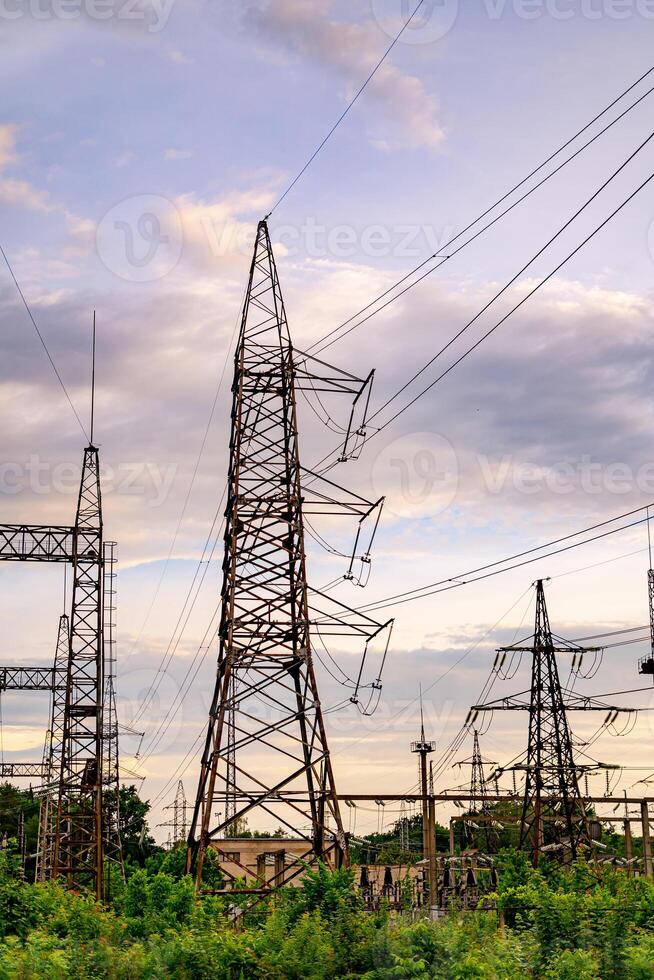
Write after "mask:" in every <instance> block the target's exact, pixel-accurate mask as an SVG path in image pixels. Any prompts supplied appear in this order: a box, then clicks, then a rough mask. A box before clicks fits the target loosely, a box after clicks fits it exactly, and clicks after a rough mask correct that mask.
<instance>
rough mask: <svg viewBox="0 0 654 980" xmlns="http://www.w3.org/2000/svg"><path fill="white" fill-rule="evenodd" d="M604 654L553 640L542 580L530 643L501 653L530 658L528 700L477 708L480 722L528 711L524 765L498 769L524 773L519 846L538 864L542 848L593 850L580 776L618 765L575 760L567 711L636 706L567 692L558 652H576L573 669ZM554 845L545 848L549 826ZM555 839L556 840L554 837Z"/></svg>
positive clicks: (614, 711)
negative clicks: (482, 715)
mask: <svg viewBox="0 0 654 980" xmlns="http://www.w3.org/2000/svg"><path fill="white" fill-rule="evenodd" d="M588 652H592V653H596V654H597V653H600V652H601V649H600V648H598V647H586V648H582V647H580V646H578V645H576V644H573V643H567V642H566V641H565V640H562V639H561V638H560V637H556V644H555V642H554V639H553V636H552V631H551V629H550V623H549V617H548V613H547V606H546V603H545V590H544V587H543V580H542V579H539V580H538V582H537V583H536V619H535V626H534V635H533V640H532V642H531V643H530V644H529V645H528V646H527V645H522V644H516V645H513V646H509V647H501V648H500V650H499V651H498V654H506V653H528V654H530V655H531V658H532V659H531V685H530V691H529V700H528V701H527V702H525V701H523V700H522V699H521V698H520V696H516V697H508V698H500V699H498V700H497V701H491V702H488V703H486V704H483V705H474V706H473V709H472V711H473V712H474V717H475V718H476V717H477V715H478V714H479V712H481V711H495V710H500V711H516V710H525V711H528V712H529V738H528V747H527V755H526V760H525V763H524V764H518V765H515V766H508V767H506V768H505V769H502V768H500V769H498V770H497V775H498V776H499V775H500V774H501V773H502V772H503V771H507V770H508V771H510V770H513V771H514V772H515V771H518V772H524V774H525V785H524V795H523V805H522V815H521V822H520V846H521V847H523V848H524V847H526V846H527V845H530V846H531V848H532V853H533V858H534V863H535V864H537V863H538V859H539V857H540V854H541V853H542V852H543V849H544V848H546V849H548V850H549V849H550V848H552V849H556V850H559V851H561V850H562V851H564V852H567V853H566V856H569V857H570V858H571V859H572V860H574V859H575V858H576V857H577V855H578V853H579V850H580V848H590V847H591V846H592V841H591V836H590V830H589V822H588V816H587V813H586V808H585V805H584V801H583V797H582V794H581V792H580V790H579V775H580V774H583V773H586V772H589V771H591V770H598V769H602V770H603V769H615V768H616V767H615V766H610V765H605V764H604V763H601V762H597V763H592V764H588V765H586V764H582V765H579V764H577V763H576V762H575V758H574V752H573V739H572V735H571V732H570V726H569V723H568V712H569V711H572V710H574V711H601V712H604V713H605V714H606V715H607V718H608V717H613V718H616V717H617V716H618V715H619V714H621V713H625V714H632V713H633V712H634V710H638V709H632V708H617V707H616V706H615V705H611V704H607V703H606V702H604V701H601V700H599V699H598V698H593V697H588V696H582V695H578V694H575V693H573V692H572V691H566V690H564V689H563V688H562V686H561V680H560V677H559V669H558V663H557V654H561V653H572V654H573V665H574V663H575V662H577V663H581V660H582V659H583V655H584V654H585V653H588ZM546 822H547V826H548V828H549V834H548V836H549V837H550V841H551V842H550V843H549V844H546V837H545V824H546ZM552 838H553V839H552Z"/></svg>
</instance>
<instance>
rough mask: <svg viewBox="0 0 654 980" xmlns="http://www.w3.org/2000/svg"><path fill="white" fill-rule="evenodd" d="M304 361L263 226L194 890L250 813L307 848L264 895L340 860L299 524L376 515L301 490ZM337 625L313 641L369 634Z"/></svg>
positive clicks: (242, 356) (236, 420)
mask: <svg viewBox="0 0 654 980" xmlns="http://www.w3.org/2000/svg"><path fill="white" fill-rule="evenodd" d="M308 359H309V358H308V355H301V356H300V355H298V354H297V352H295V351H294V349H293V346H292V343H291V338H290V334H289V329H288V325H287V321H286V313H285V309H284V302H283V299H282V294H281V290H280V286H279V281H278V277H277V270H276V267H275V262H274V258H273V254H272V248H271V243H270V238H269V234H268V227H267V224H266V222H265V221H262V222H260V223H259V225H258V228H257V236H256V243H255V249H254V256H253V260H252V264H251V268H250V276H249V284H248V289H247V294H246V299H245V306H244V311H243V318H242V323H241V330H240V335H239V340H238V345H237V350H236V354H235V372H234V383H233V389H232V390H233V404H232V415H231V423H232V427H231V438H230V447H229V449H230V461H229V475H228V483H229V485H228V499H227V506H226V526H225V551H224V561H223V586H222V593H221V604H222V612H221V622H220V630H219V637H220V650H219V656H218V668H217V678H216V686H215V690H214V694H213V699H212V703H211V709H210V716H209V726H208V731H207V737H206V742H205V746H204V752H203V755H202V762H201V771H200V778H199V785H198V789H197V795H196V800H195V806H194V810H193V816H192V820H191V824H190V831H189V851H188V868H189V870H193V872H194V873H195V875H196V880H197V881H198V883H199V881H200V880H201V875H202V865H203V860H204V857H205V854H206V850H207V848H208V847H209V846H210V845H211V843H212V842H214V841H216V840H219V839H220V838H221V837H226V836H227V835H228V833H229V832H230V831H231V830H232V828H234V827H238V826H239V823H242V821H243V820H247V819H248V818H249V817H250V816H251V815H253V813H254V812H255V811H256V813H257V814H258V815H265V816H266V818H267V819H270V818H272V820H273V821H274V822H275V823H274V826H275V827H282V828H283V829H284V831H285V832H286V834H288V835H289V836H291V837H293V838H295V839H296V841H297V840H299V841H302V842H304V843H305V847H304V850H303V852H302V854H301V855H299V854H297V855H295V856H294V857H293V859H292V861H291V867H289V866H288V865H287V866H286V867H285V868H283V869H281V870H280V871H279V873H276V875H275V878H274V879H273V880H272V881H271V880H270V879H269V880H268V881H265V882H262V885H265V887H266V888H269V887H270V886H273V887H274V886H275V885H276V884H281V883H282V882H283V881H284V880H289V879H290V878H292V877H294V876H295V875H297V874H299V873H300V872H301V868H302V863H301V861H307V862H310V861H312V860H315V859H316V858H320V859H322V860H324V861H326V862H327V863H328V864H334V865H338V864H339V863H340V862H341V861H343V860H344V859H345V860H347V842H346V838H345V835H344V833H343V825H342V821H341V814H340V811H339V805H338V800H337V796H336V791H335V788H334V776H333V772H332V764H331V760H330V755H329V749H328V745H327V737H326V734H325V725H324V721H323V712H322V708H321V704H320V697H319V693H318V688H317V685H316V678H315V673H314V666H313V658H312V645H311V629H310V612H309V608H310V599H309V590H308V587H307V579H306V567H305V543H304V533H305V528H304V515H306V514H307V513H312V514H313V513H321V514H330V513H334V512H335V510H336V508H337V507H338V508H339V509H342V508H343V507H345V510H346V511H347V512H348V513H350V514H352V515H354V516H356V517H358V518H359V519H360V520H363V519H364V518H365V517H366V516H368V515H369V514H370V513H371V511H373V512H374V510H375V508H376V507H378V505H371V504H370V502H369V501H365V500H363V499H362V498H360V497H357V496H356V495H349V496H348V498H347V501H346V503H345V505H343V504H342V503H339V502H337V501H335V500H333V499H332V497H331V496H330V494H331V495H333V493H334V487H335V486H336V485H335V484H330V490H329V492H326V491H325V489H324V487H323V489H322V490H317V489H316V479H317V477H316V476H315V475H313V474H312V477H313V478H312V479H311V481H307V482H310V483H311V491H310V493H309V494H307V493H306V490H303V486H302V477H303V474H306V473H307V472H308V471H305V470H303V468H302V467H301V465H300V458H299V449H298V423H297V412H296V390H297V389H298V386H299V382H298V379H299V378H300V377H302V378H304V379H305V380H306V379H307V377H309V375H308V373H307V370H308V369H307V367H306V365H307V361H308ZM321 367H322V373H323V377H322V378H320V379H318V375H317V374H315V373H314V374H312V375H311V376H310V380H311V384H312V385H314V390H316V389H317V388H320V389H321V390H326V389H325V385H326V384H327V382H328V381H329V383H330V385H332V386H334V385H336V388H337V390H339V391H342V392H350V393H354V394H355V395H356V396H357V398H359V397H360V396H361V393H362V390H365V388H366V386H367V385H368V383H369V379H368V380H366V381H364V382H362V381H360V379H357V378H354V377H353V376H352V375H346V374H345V373H343V372H338V371H336V370H335V369H334V370H332V369H329V370H327V371H325V368H328V367H329V366H325V365H324V364H323V365H322V366H321ZM325 375H329V377H326V376H325ZM355 401H356V399H355ZM346 442H347V440H346ZM309 498H311V500H310V499H309ZM379 503H380V502H378V504H379ZM312 508H313V509H312ZM357 541H359V537H357ZM355 547H356V546H355ZM364 560H365V558H364ZM350 567H352V565H351V566H350ZM323 598H324V597H323ZM341 608H342V609H345V607H341ZM349 612H351V611H349ZM337 619H338V617H334V616H333V615H331V614H325V615H323V616H322V618H321V619H320V622H321V624H322V625H321V627H320V629H321V634H320V635H321V640H322V637H323V636H324V635H325V634H330V633H334V632H340V633H343V632H346V631H347V632H352V631H354V632H358V633H359V635H361V636H364V637H366V638H369V636H370V634H372V633H375V632H376V631H377V630H378V624H376V623H374V622H373V621H372V620H370V619H366V617H361V616H359V617H358V620H357V621H355V620H352V619H350V620H348V622H347V624H346V623H345V621H344V620H342V619H341V620H338V623H337ZM364 620H365V622H364ZM357 698H358V684H357V689H356V690H355V693H354V695H353V700H356V699H357Z"/></svg>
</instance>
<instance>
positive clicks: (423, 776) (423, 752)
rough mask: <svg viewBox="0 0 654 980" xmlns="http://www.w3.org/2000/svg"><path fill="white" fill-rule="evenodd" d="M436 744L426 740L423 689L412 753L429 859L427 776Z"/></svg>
mask: <svg viewBox="0 0 654 980" xmlns="http://www.w3.org/2000/svg"><path fill="white" fill-rule="evenodd" d="M435 748H436V743H435V742H429V741H427V739H426V738H425V718H424V714H423V709H422V688H421V689H420V738H419V739H418V741H417V742H412V743H411V751H412V752H413V753H414V754H415V755H417V756H418V778H419V782H420V793H421V795H422V854H423V857H424V858H428V857H429V839H430V837H429V784H428V776H427V757H428V756H429V755H430V754H431V753H432V752H433V751H434V750H435Z"/></svg>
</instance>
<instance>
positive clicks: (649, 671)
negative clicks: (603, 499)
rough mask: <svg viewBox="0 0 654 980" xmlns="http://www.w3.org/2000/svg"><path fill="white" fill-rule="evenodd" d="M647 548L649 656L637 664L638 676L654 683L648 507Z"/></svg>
mask: <svg viewBox="0 0 654 980" xmlns="http://www.w3.org/2000/svg"><path fill="white" fill-rule="evenodd" d="M647 547H648V552H649V569H648V571H647V600H648V601H647V605H648V608H649V656H648V657H642V658H641V660H640V661H639V662H638V672H639V673H640V674H646V675H651V677H652V680H653V681H654V569H653V568H652V534H651V530H650V525H649V507H648V508H647Z"/></svg>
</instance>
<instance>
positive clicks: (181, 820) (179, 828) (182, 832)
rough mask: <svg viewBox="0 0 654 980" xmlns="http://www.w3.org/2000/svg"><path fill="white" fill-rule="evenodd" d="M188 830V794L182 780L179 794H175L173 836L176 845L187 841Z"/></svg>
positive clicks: (178, 787)
mask: <svg viewBox="0 0 654 980" xmlns="http://www.w3.org/2000/svg"><path fill="white" fill-rule="evenodd" d="M187 830H188V828H187V826H186V793H185V792H184V783H183V782H182V780H181V779H180V781H179V782H178V784H177V793H176V794H175V803H174V805H173V834H174V838H175V843H176V844H181V842H182V841H185V840H186V834H187Z"/></svg>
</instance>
